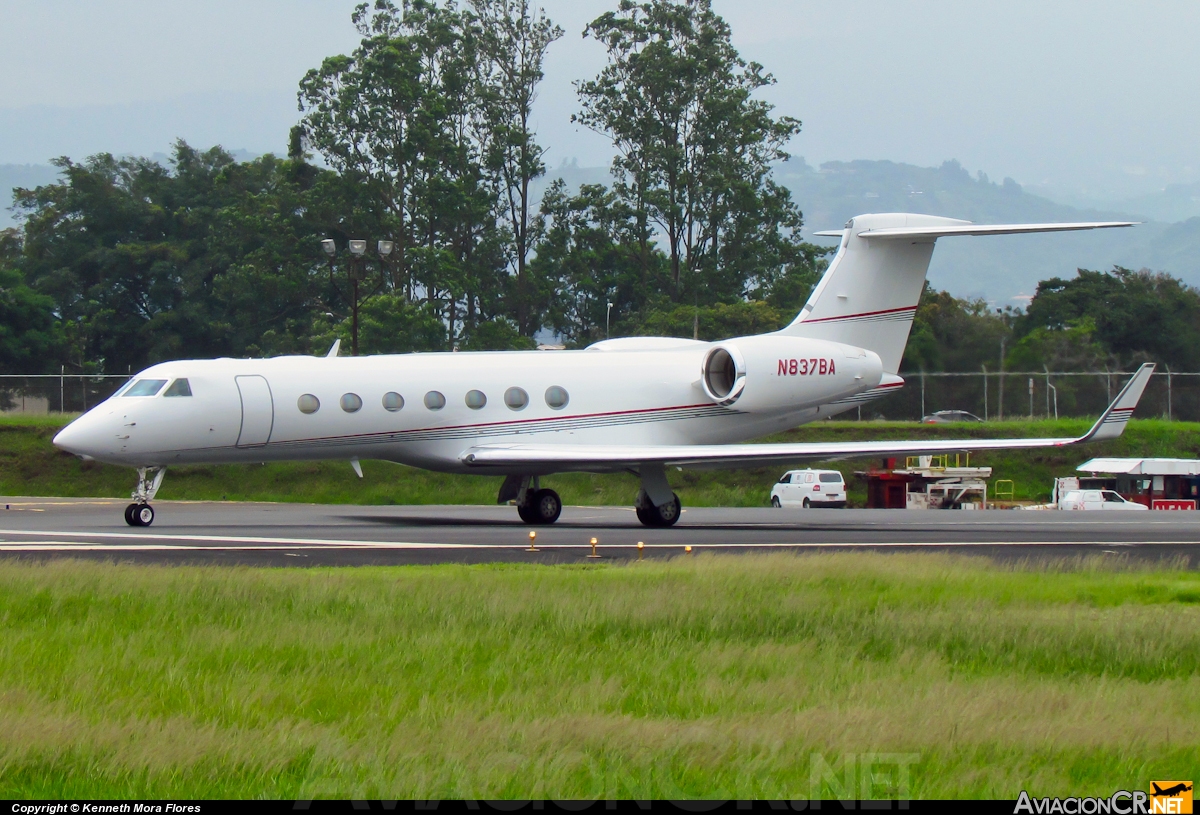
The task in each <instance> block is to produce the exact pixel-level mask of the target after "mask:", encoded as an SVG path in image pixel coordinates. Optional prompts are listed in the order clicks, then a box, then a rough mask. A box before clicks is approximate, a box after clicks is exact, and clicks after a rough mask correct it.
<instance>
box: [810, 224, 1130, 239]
mask: <svg viewBox="0 0 1200 815" xmlns="http://www.w3.org/2000/svg"><path fill="white" fill-rule="evenodd" d="M1137 223H1138V222H1137V221H1085V222H1081V223H1073V224H963V225H962V226H957V225H954V226H897V227H887V228H884V229H866V230H863V231H862V232H857V233H855V234H856V235H857V236H858V237H860V238H868V239H874V240H879V239H889V238H890V239H893V240H895V239H901V238H946V237H952V236H954V235H1020V234H1023V233H1028V232H1076V231H1078V230H1081V229H1112V228H1114V227H1120V226H1135V225H1136V224H1137ZM813 234H814V235H819V236H821V237H825V238H840V237H842V234H843V230H840V229H839V230H832V229H830V230H825V231H823V232H814V233H813Z"/></svg>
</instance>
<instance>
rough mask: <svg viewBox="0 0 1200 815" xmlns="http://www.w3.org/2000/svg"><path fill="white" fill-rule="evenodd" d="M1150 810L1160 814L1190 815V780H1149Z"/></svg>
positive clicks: (1153, 813) (1152, 814) (1152, 812)
mask: <svg viewBox="0 0 1200 815" xmlns="http://www.w3.org/2000/svg"><path fill="white" fill-rule="evenodd" d="M1150 812H1151V815H1155V813H1162V815H1191V812H1192V782H1191V781H1151V782H1150Z"/></svg>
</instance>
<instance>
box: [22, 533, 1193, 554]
mask: <svg viewBox="0 0 1200 815" xmlns="http://www.w3.org/2000/svg"><path fill="white" fill-rule="evenodd" d="M93 534H100V533H93ZM126 537H127V538H128V537H139V536H126ZM141 537H148V536H141ZM191 537H199V536H191ZM214 540H219V539H217V538H200V539H199V541H198V542H197V543H194V544H168V543H140V544H134V543H86V542H78V541H58V540H55V541H38V542H28V543H19V542H11V543H0V552H197V551H200V552H203V551H219V552H251V551H275V552H278V551H283V550H287V549H296V550H305V551H310V550H311V551H337V550H342V551H345V550H346V549H370V550H377V551H385V550H402V551H403V550H410V551H411V550H437V549H455V550H473V551H482V550H525V549H526V547H527V544H526V543H515V544H509V543H499V544H487V543H413V542H409V541H338V542H330V543H304V542H299V541H297V540H293V539H287V538H279V539H255V540H256V541H259V542H256V543H241V544H240V545H229V544H225V545H220V544H215V545H214V544H213V543H211V541H214ZM263 540H268V541H270V542H267V543H263V542H261V541H263ZM206 543H207V545H205V544H206ZM1164 545H1165V546H1188V545H1192V544H1191V543H1190V542H1187V541H900V542H885V541H877V542H843V543H835V542H828V541H810V542H804V543H800V542H797V543H697V544H692V549H693V550H698V549H872V548H905V549H917V548H937V547H964V548H971V547H975V548H978V547H985V546H1005V547H1007V546H1013V547H1022V546H1024V547H1029V546H1051V547H1053V546H1117V547H1136V546H1164ZM645 548H646V549H650V550H659V551H662V550H678V551H680V552H682V551H683V544H679V543H648V544H645ZM563 549H591V544H589V543H563V544H542V545H541V546H540V547H539V549H538V551H539V552H554V551H558V550H563ZM599 549H600V551H603V550H606V549H607V550H614V549H623V550H636V549H637V545H636V544H633V543H616V544H601V545H600V546H599ZM531 554H536V553H531Z"/></svg>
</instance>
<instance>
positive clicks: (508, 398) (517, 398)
mask: <svg viewBox="0 0 1200 815" xmlns="http://www.w3.org/2000/svg"><path fill="white" fill-rule="evenodd" d="M504 404H506V405H508V406H509V407H510V408H512V409H513V410H524V409H525V406H526V405H528V404H529V394H527V393H526V392H525V391H524V390H522V389H521V388H509V389H508V390H506V391H505V392H504Z"/></svg>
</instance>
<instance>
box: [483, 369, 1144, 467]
mask: <svg viewBox="0 0 1200 815" xmlns="http://www.w3.org/2000/svg"><path fill="white" fill-rule="evenodd" d="M1152 373H1154V365H1153V364H1151V363H1146V364H1144V365H1142V366H1141V367H1140V368H1138V370H1137V372H1136V373H1134V375H1133V376H1132V377H1131V378H1130V380H1129V382H1128V383H1127V384H1126V385H1125V387H1124V388H1123V389H1122V390H1121V392H1120V393H1119V394H1117V398H1116V399H1114V400H1113V403H1112V404H1111V405H1109V406H1108V409H1107V410H1105V411H1104V413H1103V414H1101V416H1100V418H1099V419H1097V420H1096V423H1095V424H1094V425H1092V427H1091V429H1090V430H1088V432H1087V433H1085V434H1084V435H1082V436H1079V437H1077V438H1070V437H1064V438H1040V439H1039V438H1023V439H927V440H921V439H914V440H908V441H853V442H802V443H796V444H699V445H647V446H635V445H572V444H561V445H550V444H484V445H477V446H475V447H471V448H469V449H468V450H465V451H464V452H463V453H462V455H461V457H460V458H461V460H462V462H463V463H464V464H466V465H468V466H470V467H475V468H478V469H480V470H487V469H489V468H497V469H499V468H504V469H509V470H511V469H513V468H517V467H528V468H529V471H531V472H532V471H537V470H546V471H562V470H583V471H614V470H624V469H631V468H636V467H639V466H643V465H661V466H664V467H692V468H701V469H703V468H711V469H720V468H734V467H761V466H768V465H773V464H785V463H791V462H803V461H829V460H831V459H839V458H861V457H866V456H877V457H891V456H901V455H915V454H922V453H926V454H927V453H948V452H959V451H963V450H967V451H979V450H1027V449H1031V448H1037V447H1066V446H1068V445H1072V444H1082V443H1084V442H1089V441H1104V440H1106V439H1115V438H1117V437H1118V436H1120V435H1121V433H1122V431H1124V430H1125V425H1126V423H1128V421H1129V417H1130V416H1131V415H1133V410H1134V408H1135V407H1137V403H1138V400H1139V399H1141V397H1142V392H1143V391H1145V389H1146V385H1147V384H1148V383H1149V382H1150V375H1151V374H1152Z"/></svg>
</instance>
